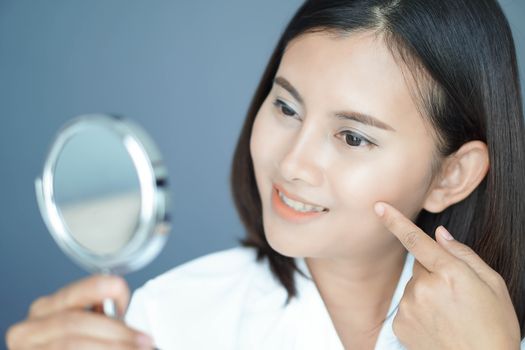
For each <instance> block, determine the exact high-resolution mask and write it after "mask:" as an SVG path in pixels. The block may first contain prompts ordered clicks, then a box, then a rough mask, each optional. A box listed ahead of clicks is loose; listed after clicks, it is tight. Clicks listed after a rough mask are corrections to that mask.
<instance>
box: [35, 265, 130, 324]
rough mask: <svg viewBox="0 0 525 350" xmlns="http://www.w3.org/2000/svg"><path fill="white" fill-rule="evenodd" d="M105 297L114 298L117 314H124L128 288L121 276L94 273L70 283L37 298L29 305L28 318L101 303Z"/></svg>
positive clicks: (127, 300)
mask: <svg viewBox="0 0 525 350" xmlns="http://www.w3.org/2000/svg"><path fill="white" fill-rule="evenodd" d="M107 298H111V299H113V300H115V302H116V304H117V308H118V311H119V314H120V315H122V314H124V311H125V309H126V307H127V305H128V302H129V289H128V286H127V284H126V281H124V279H123V278H121V277H118V276H107V275H94V276H90V277H88V278H84V279H82V280H80V281H77V282H74V283H71V284H69V285H67V286H65V287H63V288H62V289H59V290H58V291H57V292H56V293H54V294H52V295H50V296H46V297H42V298H40V299H37V300H36V301H35V302H34V303H33V304H32V305H31V307H30V310H29V318H39V317H44V316H47V315H50V314H53V313H56V312H60V311H64V310H68V309H85V308H87V307H92V306H94V305H97V304H101V303H102V302H103V301H104V299H107Z"/></svg>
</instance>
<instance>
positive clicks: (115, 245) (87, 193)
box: [54, 126, 141, 255]
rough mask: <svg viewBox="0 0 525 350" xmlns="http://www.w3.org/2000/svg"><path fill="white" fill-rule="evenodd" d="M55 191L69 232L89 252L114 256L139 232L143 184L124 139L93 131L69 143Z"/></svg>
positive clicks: (97, 129)
mask: <svg viewBox="0 0 525 350" xmlns="http://www.w3.org/2000/svg"><path fill="white" fill-rule="evenodd" d="M93 140H96V142H93ZM79 155H80V156H79ZM54 190H55V200H56V204H57V207H58V209H59V212H60V214H61V216H62V218H63V221H64V223H65V225H66V226H67V227H68V231H69V232H70V233H71V235H72V237H73V238H74V239H75V240H76V241H77V242H78V243H79V244H80V245H82V246H83V247H85V248H87V249H88V250H89V251H90V252H92V253H95V254H101V255H105V254H112V253H115V252H117V251H119V250H120V249H122V248H123V247H124V246H125V245H126V243H128V242H129V240H130V239H131V237H132V235H133V233H134V232H135V231H136V226H137V223H138V218H139V214H140V205H141V199H140V183H139V179H138V175H137V172H136V170H135V167H134V165H133V161H132V159H131V157H130V155H129V154H128V152H127V150H126V148H125V146H124V144H123V142H122V141H121V139H120V136H119V135H117V134H115V133H114V132H112V131H111V130H108V129H107V128H102V127H100V126H92V127H91V128H89V129H86V130H84V131H83V132H82V133H79V134H77V135H76V136H75V137H74V138H70V139H69V141H68V142H67V143H66V144H65V145H64V148H63V149H62V151H61V153H60V155H59V156H58V159H57V164H56V168H55V176H54Z"/></svg>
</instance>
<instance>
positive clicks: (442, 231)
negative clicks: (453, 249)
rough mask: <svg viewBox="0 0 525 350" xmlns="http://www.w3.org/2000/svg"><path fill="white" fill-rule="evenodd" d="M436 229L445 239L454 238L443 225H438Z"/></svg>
mask: <svg viewBox="0 0 525 350" xmlns="http://www.w3.org/2000/svg"><path fill="white" fill-rule="evenodd" d="M438 230H439V234H440V235H441V237H443V238H444V239H446V240H447V241H451V240H453V239H454V237H452V235H451V234H450V232H448V230H447V229H446V228H445V227H443V226H439V227H438Z"/></svg>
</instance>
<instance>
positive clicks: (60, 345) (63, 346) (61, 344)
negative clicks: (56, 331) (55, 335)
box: [53, 336, 78, 350]
mask: <svg viewBox="0 0 525 350" xmlns="http://www.w3.org/2000/svg"><path fill="white" fill-rule="evenodd" d="M53 348H54V349H60V350H73V349H76V348H78V344H77V342H76V341H75V338H73V337H71V336H65V337H63V338H61V339H59V340H58V341H57V343H56V346H54V347H53Z"/></svg>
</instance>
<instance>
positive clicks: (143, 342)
mask: <svg viewBox="0 0 525 350" xmlns="http://www.w3.org/2000/svg"><path fill="white" fill-rule="evenodd" d="M137 344H138V345H139V346H140V347H144V348H151V347H152V346H153V339H151V337H150V336H149V335H147V334H143V333H142V334H138V335H137Z"/></svg>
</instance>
